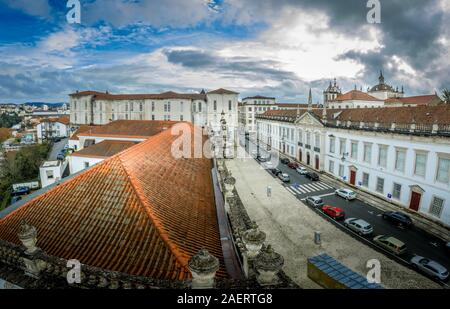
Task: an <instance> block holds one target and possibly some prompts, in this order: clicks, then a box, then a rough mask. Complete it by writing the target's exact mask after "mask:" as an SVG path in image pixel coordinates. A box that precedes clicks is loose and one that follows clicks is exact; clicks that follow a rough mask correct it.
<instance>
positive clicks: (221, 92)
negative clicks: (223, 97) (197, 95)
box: [208, 88, 239, 94]
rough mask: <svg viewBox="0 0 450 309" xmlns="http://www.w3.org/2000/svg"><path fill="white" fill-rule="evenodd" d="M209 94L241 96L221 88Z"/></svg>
mask: <svg viewBox="0 0 450 309" xmlns="http://www.w3.org/2000/svg"><path fill="white" fill-rule="evenodd" d="M208 94H239V93H237V92H234V91H231V90H227V89H223V88H219V89H216V90H213V91H210V92H208Z"/></svg>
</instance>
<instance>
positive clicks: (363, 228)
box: [344, 218, 373, 235]
mask: <svg viewBox="0 0 450 309" xmlns="http://www.w3.org/2000/svg"><path fill="white" fill-rule="evenodd" d="M344 225H345V226H346V227H347V228H349V229H350V230H352V231H354V232H356V233H358V234H359V235H370V234H372V233H373V227H372V225H370V223H369V222H366V221H364V220H362V219H356V218H348V219H346V220H345V221H344Z"/></svg>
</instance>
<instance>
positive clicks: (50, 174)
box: [46, 171, 54, 179]
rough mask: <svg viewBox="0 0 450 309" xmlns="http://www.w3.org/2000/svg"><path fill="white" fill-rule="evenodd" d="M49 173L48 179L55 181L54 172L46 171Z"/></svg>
mask: <svg viewBox="0 0 450 309" xmlns="http://www.w3.org/2000/svg"><path fill="white" fill-rule="evenodd" d="M46 173H47V179H53V177H54V176H53V171H46Z"/></svg>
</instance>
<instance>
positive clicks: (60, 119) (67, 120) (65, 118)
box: [39, 116, 70, 125]
mask: <svg viewBox="0 0 450 309" xmlns="http://www.w3.org/2000/svg"><path fill="white" fill-rule="evenodd" d="M39 122H40V123H43V122H60V123H62V124H66V125H67V124H69V123H70V118H69V117H68V116H63V117H58V118H44V119H41V120H40V121H39Z"/></svg>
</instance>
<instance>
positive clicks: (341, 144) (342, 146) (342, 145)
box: [339, 138, 345, 155]
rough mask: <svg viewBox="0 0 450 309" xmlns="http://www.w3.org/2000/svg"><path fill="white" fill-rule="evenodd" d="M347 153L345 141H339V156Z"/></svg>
mask: <svg viewBox="0 0 450 309" xmlns="http://www.w3.org/2000/svg"><path fill="white" fill-rule="evenodd" d="M344 153H345V139H342V138H341V139H340V140H339V154H340V155H344Z"/></svg>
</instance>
